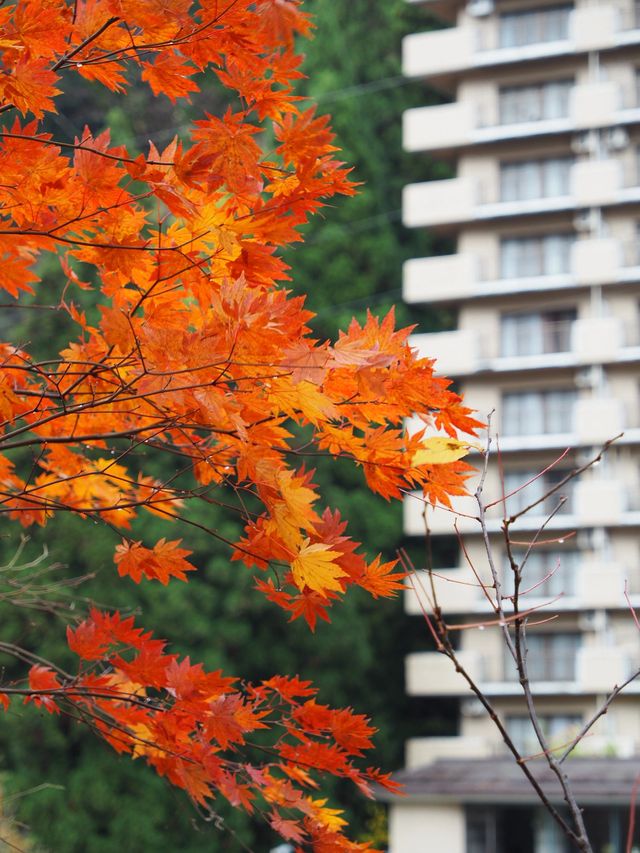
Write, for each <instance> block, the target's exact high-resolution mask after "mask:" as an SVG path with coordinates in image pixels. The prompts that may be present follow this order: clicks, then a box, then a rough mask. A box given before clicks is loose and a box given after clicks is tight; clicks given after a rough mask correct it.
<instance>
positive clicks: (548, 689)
mask: <svg viewBox="0 0 640 853" xmlns="http://www.w3.org/2000/svg"><path fill="white" fill-rule="evenodd" d="M458 659H459V661H460V663H461V665H462V667H463V668H464V669H465V670H466V671H467V672H468V673H469V675H470V676H471V678H473V680H474V681H475V682H476V684H479V685H480V687H481V689H482V691H483V692H484V693H485V694H486V695H489V696H491V695H493V696H496V695H502V696H517V695H521V687H520V684H519V682H518V680H517V679H513V678H511V676H510V673H509V671H508V670H507V668H506V667H505V665H504V662H503V661H502V660H501V658H500V657H499V639H498V638H497V637H496V643H495V644H494V650H493V651H489V650H488V649H487V650H486V651H484V652H481V651H479V650H471V649H465V650H463V651H461V652H459V653H458ZM534 659H535V654H534V653H533V652H530V658H529V666H530V668H531V681H532V688H533V691H534V693H539V694H546V695H549V696H551V695H558V696H560V695H564V694H574V695H579V694H587V693H590V694H597V693H608V692H609V691H610V690H611V688H612V687H613V686H614V685H615V684H620V683H622V682H623V681H625V680H626V679H627V678H628V677H629V675H630V674H631V673H632V672H633V671H634V669H635V668H637V666H638V652H637V649H634V650H632V649H631V648H629V647H625V648H619V647H613V646H605V645H589V646H586V645H585V646H583V647H582V648H580V649H578V650H577V652H576V653H575V655H571V656H570V655H564V654H561V655H560V658H559V661H560V662H559V663H558V662H557V660H558V658H557V657H556V659H555V661H554V656H553V655H551V654H544V653H543V654H542V655H541V662H540V664H539V669H537V668H536V667H537V666H538V665H536V664H534V663H533V661H534ZM406 684H407V692H408V693H409V695H411V696H470V695H471V694H470V690H469V686H468V684H467V683H466V681H465V680H464V679H463V678H462V676H461V675H460V674H459V673H457V672H456V671H455V668H454V667H453V666H452V665H451V661H449V660H448V658H446V657H445V656H444V655H442V654H440V653H439V652H419V653H415V654H411V655H409V656H408V657H407V659H406ZM628 692H629V693H638V692H640V683H638V682H637V681H635V682H632V683H631V684H630V685H629V687H628Z"/></svg>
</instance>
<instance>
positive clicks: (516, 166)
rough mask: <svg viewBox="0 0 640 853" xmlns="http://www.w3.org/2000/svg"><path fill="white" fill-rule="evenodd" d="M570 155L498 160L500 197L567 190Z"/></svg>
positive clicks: (519, 197)
mask: <svg viewBox="0 0 640 853" xmlns="http://www.w3.org/2000/svg"><path fill="white" fill-rule="evenodd" d="M572 162H573V161H572V159H571V158H570V157H550V158H548V159H546V160H524V161H521V162H516V163H501V164H500V200H501V201H521V200H524V199H529V198H549V197H551V196H562V195H568V194H569V178H570V174H571V164H572Z"/></svg>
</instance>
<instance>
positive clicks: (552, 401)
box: [502, 388, 576, 435]
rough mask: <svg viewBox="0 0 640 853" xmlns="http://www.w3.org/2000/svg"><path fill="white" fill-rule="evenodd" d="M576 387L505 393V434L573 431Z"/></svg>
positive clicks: (542, 433)
mask: <svg viewBox="0 0 640 853" xmlns="http://www.w3.org/2000/svg"><path fill="white" fill-rule="evenodd" d="M575 401H576V392H575V390H574V389H573V388H567V389H560V390H557V391H556V390H554V391H516V392H515V393H508V394H503V396H502V434H503V435H545V434H551V435H555V434H557V433H565V432H572V431H573V407H574V404H575Z"/></svg>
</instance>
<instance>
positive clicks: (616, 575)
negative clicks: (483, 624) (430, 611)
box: [404, 557, 640, 616]
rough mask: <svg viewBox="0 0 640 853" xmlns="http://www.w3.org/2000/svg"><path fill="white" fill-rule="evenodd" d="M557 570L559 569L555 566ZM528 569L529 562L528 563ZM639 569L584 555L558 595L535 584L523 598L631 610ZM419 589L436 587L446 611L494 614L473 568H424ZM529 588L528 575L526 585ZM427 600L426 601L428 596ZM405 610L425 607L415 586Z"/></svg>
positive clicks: (569, 607) (531, 602)
mask: <svg viewBox="0 0 640 853" xmlns="http://www.w3.org/2000/svg"><path fill="white" fill-rule="evenodd" d="M476 570H477V571H478V572H479V573H480V574H481V575H486V573H487V568H486V566H484V565H483V566H478V567H477V569H476ZM556 571H558V569H556ZM525 572H526V566H525ZM639 581H640V573H639V572H638V569H637V568H636V567H634V569H633V570H631V569H630V568H629V567H626V566H621V565H619V564H616V563H611V562H610V561H605V560H597V559H596V558H594V557H585V559H584V560H583V561H581V562H580V563H579V565H578V566H577V567H576V568H574V567H571V574H570V577H568V578H567V588H566V589H565V590H564V591H563V592H562V594H561V596H560V597H559V598H558V597H557V596H556V595H552V594H549V593H547V594H541V592H540V589H539V588H538V589H532V590H531V591H530V592H527V593H526V595H525V596H524V597H523V599H522V601H521V609H526V608H529V607H540V606H543V605H545V604H548V603H549V602H550V601H551V600H552V599H553V603H552V604H549V611H550V612H551V613H571V612H576V611H583V610H602V609H606V610H627V609H628V607H629V604H628V602H627V600H626V598H625V595H624V592H625V584H627V585H628V586H629V587H630V589H631V595H630V600H631V602H632V604H633V606H634V607H635V606H638V605H639V604H640V594H638V593H639V591H640V584H639ZM483 582H484V583H485V584H486V586H487V592H488V593H489V594H490V595H493V589H492V588H491V586H492V583H491V579H490V578H488V577H487V578H484V580H483ZM414 583H415V584H416V586H417V589H418V590H419V591H420V590H427V591H428V592H429V594H431V589H432V586H431V584H432V583H433V589H435V594H436V598H437V602H438V606H439V607H440V609H441V610H442V612H443V613H444V614H445V615H447V616H451V615H463V614H476V615H479V616H486V615H488V614H490V613H491V612H492V611H491V606H490V604H489V601H488V600H487V597H486V595H485V594H484V592H483V591H482V588H481V587H480V584H479V582H478V578H477V577H476V575H475V574H474V573H473V571H472V570H471V568H469V567H468V566H465V567H463V568H457V569H443V570H441V571H434V572H433V575H432V577H431V578H429V576H428V573H427V572H426V571H420V572H418V573H417V578H416V580H415V581H414ZM527 588H530V584H529V583H528V582H527V581H526V580H525V581H524V584H523V589H527ZM421 598H423V599H424V600H423V604H425V603H426V599H425V598H424V596H421ZM404 603H405V611H406V612H407V613H408V614H410V615H412V616H420V615H421V614H422V608H421V606H420V601H419V600H418V594H417V593H416V591H415V590H414V588H413V586H408V587H407V589H406V591H405V599H404Z"/></svg>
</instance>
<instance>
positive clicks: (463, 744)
mask: <svg viewBox="0 0 640 853" xmlns="http://www.w3.org/2000/svg"><path fill="white" fill-rule="evenodd" d="M497 751H498V750H497V749H496V745H495V744H494V743H492V739H491V738H489V737H463V736H460V735H457V736H453V737H416V738H410V739H409V740H408V741H407V743H406V746H405V766H406V767H407V768H409V769H411V768H412V767H424V765H425V764H431V762H432V761H437V760H438V759H439V758H488V757H490V756H491V755H495V754H496V752H497Z"/></svg>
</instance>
